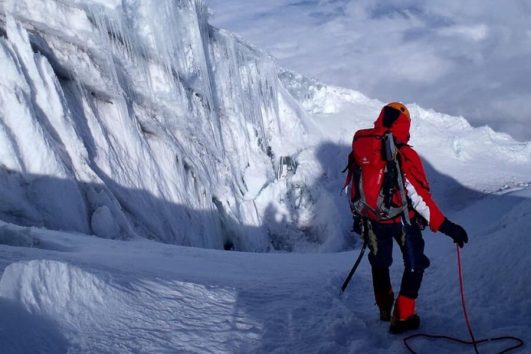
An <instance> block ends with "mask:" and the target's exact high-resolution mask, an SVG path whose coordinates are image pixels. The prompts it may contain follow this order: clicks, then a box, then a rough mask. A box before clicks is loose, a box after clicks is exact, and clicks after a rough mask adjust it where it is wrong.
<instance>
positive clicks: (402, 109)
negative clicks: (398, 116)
mask: <svg viewBox="0 0 531 354" xmlns="http://www.w3.org/2000/svg"><path fill="white" fill-rule="evenodd" d="M385 107H390V108H394V109H396V110H397V111H399V112H401V113H402V114H404V115H405V116H406V118H407V119H408V120H411V117H410V116H409V111H408V109H407V107H406V106H405V105H404V104H403V103H401V102H391V103H388V104H386V105H385ZM385 107H384V109H385Z"/></svg>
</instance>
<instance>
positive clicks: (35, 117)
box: [0, 0, 307, 250]
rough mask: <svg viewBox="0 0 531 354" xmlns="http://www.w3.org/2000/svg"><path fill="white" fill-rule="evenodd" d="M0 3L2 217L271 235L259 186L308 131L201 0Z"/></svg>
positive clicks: (239, 240)
mask: <svg viewBox="0 0 531 354" xmlns="http://www.w3.org/2000/svg"><path fill="white" fill-rule="evenodd" d="M0 4H1V5H2V10H1V11H0V14H1V15H0V27H1V30H0V31H1V35H2V37H1V38H0V68H1V69H2V79H1V85H0V102H1V106H0V163H1V167H0V174H1V176H0V200H1V203H0V217H1V218H2V219H3V220H6V221H9V222H14V223H18V224H23V225H36V226H43V227H46V228H51V229H62V230H70V231H79V232H82V233H87V234H95V235H97V236H101V237H110V238H129V237H135V236H140V237H147V238H154V239H157V240H161V241H164V242H170V243H176V244H182V245H192V246H199V247H212V248H222V247H224V245H225V246H226V247H231V246H234V247H236V248H237V249H242V250H267V249H271V248H272V247H273V244H272V242H271V239H272V238H274V235H273V234H272V232H271V230H270V229H268V228H267V227H264V226H262V225H263V224H264V222H263V221H264V220H263V219H264V215H265V211H266V210H268V212H270V213H271V212H272V211H271V208H268V203H267V198H265V199H264V200H263V202H262V203H261V204H260V203H257V201H256V199H257V197H258V196H259V195H260V193H261V191H262V190H263V189H264V188H266V187H268V186H270V185H274V184H277V183H278V182H279V181H280V180H281V179H278V178H277V177H278V176H277V173H278V171H279V162H280V161H281V158H282V157H283V156H293V155H295V154H296V153H297V152H298V151H300V150H301V149H303V148H304V146H305V144H306V140H307V132H306V128H305V127H304V124H305V123H304V117H303V116H304V114H303V113H302V111H301V110H300V108H299V107H298V105H297V104H296V103H295V101H294V100H293V99H292V98H291V96H290V94H289V93H288V92H287V91H286V90H285V89H284V87H283V85H282V83H281V82H280V81H279V79H278V68H277V67H276V65H275V63H274V61H273V60H272V59H271V58H270V57H269V56H267V55H266V54H264V53H262V52H260V51H258V50H256V49H254V48H252V47H250V46H248V45H246V44H245V43H243V42H242V41H240V40H239V39H237V38H236V37H234V36H233V35H231V34H229V33H226V32H224V31H222V30H218V29H216V28H213V27H211V26H210V25H209V24H208V23H207V10H206V7H205V6H204V4H203V3H202V1H199V0H179V1H177V0H175V1H174V0H162V1H142V2H139V1H134V0H126V1H96V0H94V1H88V0H84V1H68V2H66V1H60V0H47V1H31V0H23V1H18V0H17V1H3V2H0ZM293 167H295V166H293ZM282 183H284V184H285V181H284V182H282ZM279 188H280V190H278V191H277V194H278V193H280V194H282V193H284V192H285V190H286V187H279ZM297 232H298V231H297ZM299 234H300V235H299V236H300V237H304V233H302V234H301V233H300V232H299ZM280 243H282V242H280ZM282 247H284V246H279V248H282Z"/></svg>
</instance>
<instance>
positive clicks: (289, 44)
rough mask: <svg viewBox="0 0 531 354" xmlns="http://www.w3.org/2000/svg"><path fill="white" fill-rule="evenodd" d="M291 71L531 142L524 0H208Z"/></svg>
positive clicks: (530, 47)
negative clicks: (408, 103)
mask: <svg viewBox="0 0 531 354" xmlns="http://www.w3.org/2000/svg"><path fill="white" fill-rule="evenodd" d="M206 3H207V5H208V6H209V7H211V8H212V9H213V10H214V13H215V14H214V15H213V17H212V19H211V22H213V23H214V25H217V26H219V27H223V28H227V29H229V30H231V31H234V32H236V33H238V34H240V35H241V36H242V37H243V38H245V39H247V40H249V41H250V42H252V43H254V44H256V45H257V46H258V47H261V48H263V49H265V50H267V51H269V52H270V53H271V54H272V55H274V56H275V57H277V58H278V60H279V62H280V63H281V64H282V65H283V66H285V67H287V68H290V69H293V70H295V71H298V72H300V73H302V74H305V75H307V76H311V77H316V78H318V79H319V80H321V81H323V82H325V83H330V84H334V85H340V86H344V87H349V88H353V89H357V90H360V91H361V92H363V93H365V94H367V95H369V96H372V97H375V98H379V99H381V100H383V101H391V100H402V101H406V102H416V103H418V104H420V105H422V106H424V107H426V108H434V109H436V110H438V111H441V112H445V113H449V114H454V115H462V116H464V117H465V118H467V119H468V120H469V121H470V122H471V123H472V124H474V125H483V124H488V125H490V126H491V127H493V128H495V129H498V130H503V131H506V132H508V133H510V134H512V135H513V136H514V137H516V138H518V139H521V140H531V124H525V122H528V123H531V117H530V116H529V114H528V113H527V112H528V111H529V110H528V109H526V106H528V105H529V103H528V102H530V101H529V99H530V98H531V84H530V82H529V77H531V64H529V63H531V34H530V33H531V21H529V18H531V3H529V2H528V1H526V0H507V1H503V2H501V1H496V0H468V1H465V2H463V1H460V0H426V1H423V0H356V1H354V0H270V1H262V0H246V1H239V0H206Z"/></svg>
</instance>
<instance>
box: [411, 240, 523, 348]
mask: <svg viewBox="0 0 531 354" xmlns="http://www.w3.org/2000/svg"><path fill="white" fill-rule="evenodd" d="M455 247H456V249H457V267H458V270H459V288H460V291H461V304H462V305H463V313H464V315H465V322H466V326H467V328H468V333H469V334H470V338H472V341H467V340H462V339H459V338H453V337H448V336H440V335H433V334H425V333H418V334H414V335H412V336H409V337H406V338H404V345H405V346H406V348H407V349H408V350H409V351H410V352H411V353H413V354H417V352H416V351H414V350H413V348H411V347H410V345H409V343H408V341H409V340H411V339H413V338H419V337H423V338H429V339H445V340H449V341H453V342H457V343H462V344H468V345H473V346H474V351H475V352H476V354H479V351H478V347H477V345H478V344H480V343H486V342H494V341H501V340H507V339H509V340H513V341H515V342H516V343H517V344H516V345H514V346H512V347H509V348H507V349H504V350H503V351H501V352H500V353H499V354H503V353H508V352H509V351H511V350H513V349H518V348H520V347H523V346H524V341H523V340H522V339H520V338H518V337H512V336H504V337H495V338H487V339H480V340H478V341H476V338H475V337H474V333H473V332H472V326H471V325H470V320H469V318H468V310H467V308H466V303H465V290H464V285H463V266H462V264H461V251H460V249H459V246H458V245H457V244H456V245H455Z"/></svg>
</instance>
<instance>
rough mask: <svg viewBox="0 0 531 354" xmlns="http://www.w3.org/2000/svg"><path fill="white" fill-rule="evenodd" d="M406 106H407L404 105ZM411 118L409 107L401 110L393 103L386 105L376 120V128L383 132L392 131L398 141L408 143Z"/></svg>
mask: <svg viewBox="0 0 531 354" xmlns="http://www.w3.org/2000/svg"><path fill="white" fill-rule="evenodd" d="M404 108H405V106H404ZM410 127H411V120H410V118H409V112H408V111H407V109H406V110H405V111H401V110H398V109H396V108H395V107H394V106H392V104H388V105H386V106H384V107H383V108H382V110H381V112H380V115H379V116H378V119H376V121H375V122H374V129H376V130H378V131H382V132H386V131H390V132H391V133H392V134H393V136H394V137H395V139H396V141H397V142H398V143H402V144H407V142H408V141H409V129H410Z"/></svg>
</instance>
